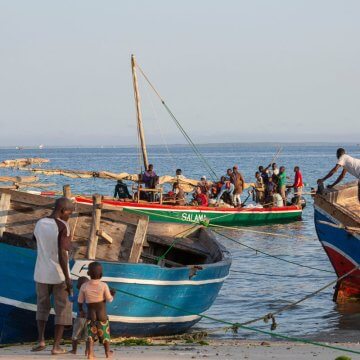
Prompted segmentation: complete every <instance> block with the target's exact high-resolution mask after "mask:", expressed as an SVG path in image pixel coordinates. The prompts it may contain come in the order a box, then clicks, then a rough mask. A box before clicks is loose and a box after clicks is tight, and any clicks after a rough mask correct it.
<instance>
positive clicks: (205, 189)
mask: <svg viewBox="0 0 360 360" xmlns="http://www.w3.org/2000/svg"><path fill="white" fill-rule="evenodd" d="M198 186H199V187H200V189H201V192H202V193H203V194H205V195H206V196H207V197H209V191H210V188H211V186H210V184H209V183H208V182H207V180H206V176H205V175H204V176H202V177H201V178H200V182H199V184H198Z"/></svg>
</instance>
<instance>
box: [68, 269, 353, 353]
mask: <svg viewBox="0 0 360 360" xmlns="http://www.w3.org/2000/svg"><path fill="white" fill-rule="evenodd" d="M72 275H74V276H77V277H79V276H78V275H76V274H72ZM111 288H112V289H113V290H115V291H118V292H120V293H122V294H125V295H128V296H132V297H135V298H137V299H141V300H145V301H148V302H152V303H154V304H157V305H161V306H163V307H167V308H169V309H174V310H178V311H181V312H183V313H185V314H188V315H195V316H198V317H200V318H201V319H207V320H211V321H215V322H218V323H221V324H225V325H229V326H231V328H232V329H234V331H235V332H236V330H237V329H239V328H240V329H244V330H248V331H254V332H257V333H260V334H265V335H270V336H272V337H275V338H279V339H284V340H288V341H292V342H300V343H304V344H311V345H315V346H320V347H325V348H328V349H333V350H339V351H345V352H349V353H353V354H360V351H356V350H351V349H346V348H342V347H339V346H333V345H328V344H323V343H320V342H316V341H311V340H307V339H303V338H297V337H293V336H287V335H283V334H279V333H274V332H270V331H266V330H261V329H258V328H254V327H250V326H246V325H242V324H239V323H232V322H230V321H227V320H223V319H219V318H215V317H213V316H209V315H204V314H200V313H196V312H193V311H188V310H186V309H184V308H181V307H178V306H175V305H170V304H167V303H163V302H161V301H158V300H154V299H151V298H148V297H145V296H142V295H137V294H134V293H131V292H129V291H125V290H121V289H118V288H116V287H111Z"/></svg>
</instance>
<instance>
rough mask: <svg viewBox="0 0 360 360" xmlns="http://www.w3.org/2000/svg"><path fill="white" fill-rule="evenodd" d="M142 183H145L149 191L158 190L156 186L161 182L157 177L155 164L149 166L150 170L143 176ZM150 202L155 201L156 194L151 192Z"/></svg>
mask: <svg viewBox="0 0 360 360" xmlns="http://www.w3.org/2000/svg"><path fill="white" fill-rule="evenodd" d="M142 181H143V182H144V183H145V186H146V187H147V188H148V189H155V188H156V185H157V184H158V182H159V177H158V176H157V175H156V172H155V171H154V165H153V164H149V166H148V169H147V170H146V171H145V172H144V174H143V175H142ZM149 200H150V201H151V202H153V201H154V193H153V192H150V194H149Z"/></svg>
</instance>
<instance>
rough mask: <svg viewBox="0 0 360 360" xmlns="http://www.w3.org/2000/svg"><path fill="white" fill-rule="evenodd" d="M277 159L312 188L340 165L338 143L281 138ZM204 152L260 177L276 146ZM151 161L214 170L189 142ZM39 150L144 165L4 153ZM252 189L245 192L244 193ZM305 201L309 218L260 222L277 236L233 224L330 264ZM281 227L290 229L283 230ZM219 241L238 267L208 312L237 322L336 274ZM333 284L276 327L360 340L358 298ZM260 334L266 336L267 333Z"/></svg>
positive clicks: (116, 154) (92, 183) (120, 151)
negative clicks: (340, 301)
mask: <svg viewBox="0 0 360 360" xmlns="http://www.w3.org/2000/svg"><path fill="white" fill-rule="evenodd" d="M282 148H283V149H282V152H281V154H280V156H279V158H278V159H277V161H276V162H277V163H278V164H279V165H284V166H286V168H287V172H288V175H289V176H291V177H292V176H293V171H292V169H293V167H294V166H295V165H298V166H300V168H301V170H302V172H303V176H304V181H305V182H306V183H307V184H308V187H307V189H308V190H310V187H311V186H315V184H316V179H317V178H319V177H321V176H323V175H325V173H326V172H327V171H328V170H329V169H330V168H331V167H332V166H333V165H334V164H335V161H336V158H335V151H336V148H337V146H336V145H326V146H325V145H321V146H311V145H286V144H284V145H282ZM200 150H201V152H202V154H203V155H204V156H205V157H206V159H207V161H208V162H209V163H210V164H211V166H212V167H213V168H214V170H215V171H216V173H217V174H219V175H222V174H224V173H225V171H226V169H227V168H228V167H232V166H233V165H235V164H237V165H238V166H239V169H240V170H241V172H242V173H243V174H244V176H245V180H246V181H247V182H251V181H253V180H254V173H255V171H256V169H257V167H258V165H267V164H268V163H269V162H270V161H271V160H272V158H273V156H274V154H275V153H276V151H277V147H276V146H275V145H269V144H220V145H202V146H200ZM346 150H347V151H348V153H349V154H351V155H354V156H356V157H360V146H358V145H347V146H346ZM148 151H149V158H150V161H151V162H152V163H153V164H154V166H155V170H156V172H157V173H158V174H160V175H161V174H173V173H174V172H175V169H176V168H178V167H180V168H182V170H183V173H184V174H185V175H186V176H187V177H190V178H200V176H202V175H206V176H208V177H209V174H208V173H207V172H206V171H204V169H205V167H204V166H203V164H202V163H201V162H200V161H199V160H198V158H197V157H196V156H195V155H194V153H193V152H192V151H191V149H190V148H189V147H187V146H180V145H179V146H170V147H169V148H168V149H166V148H163V147H160V146H159V147H157V146H150V147H149V149H148ZM35 156H41V157H46V158H49V159H50V160H51V163H50V164H47V165H46V166H47V167H49V168H65V169H82V170H94V171H96V170H109V171H114V172H129V173H137V172H138V171H139V169H140V166H141V164H140V163H139V157H138V152H137V148H135V147H133V148H132V147H126V148H91V149H90V148H89V149H88V148H79V149H75V148H62V149H50V148H49V149H47V148H45V149H42V150H39V149H36V150H31V149H24V150H21V151H19V150H8V149H6V150H5V149H0V160H4V159H12V158H19V157H35ZM1 172H2V174H3V175H5V174H19V173H18V172H15V171H13V170H6V171H1ZM42 181H49V182H56V183H57V188H58V189H61V186H62V185H63V184H65V183H71V185H72V189H73V192H74V193H77V192H82V193H88V194H91V193H95V192H100V193H102V194H104V195H111V194H112V192H113V187H114V183H113V182H112V181H106V180H98V179H97V180H71V179H67V178H63V177H50V178H46V177H45V176H43V177H42ZM245 196H246V194H245ZM306 199H307V207H306V208H305V210H304V215H303V220H302V221H301V222H296V223H293V224H287V225H272V226H263V227H258V228H257V230H261V231H264V232H272V233H274V234H275V235H271V236H270V235H259V234H254V233H251V232H247V231H243V232H239V231H227V235H230V236H232V237H234V238H236V239H238V240H240V241H241V242H243V243H245V244H248V245H251V246H252V247H254V248H257V249H260V250H264V251H266V252H268V253H271V254H274V255H278V256H280V257H283V258H284V259H287V260H293V261H296V262H298V263H302V264H305V265H309V266H312V267H317V268H322V269H329V270H332V268H331V265H330V263H329V261H328V259H327V257H326V255H325V253H324V251H323V250H322V248H321V246H320V243H319V242H318V240H317V237H316V234H315V229H314V223H313V207H312V200H311V197H309V196H307V197H306ZM276 234H286V235H288V237H286V238H284V237H279V236H277V235H276ZM219 240H220V241H221V242H222V243H223V244H224V245H225V246H226V247H227V248H228V249H229V250H230V251H231V253H232V256H233V265H232V269H233V270H235V271H236V272H231V274H230V276H229V278H228V279H227V280H226V282H225V284H224V286H223V288H222V290H221V292H220V294H219V296H218V298H217V300H216V302H215V304H214V305H213V307H212V308H211V309H210V310H209V311H208V312H207V314H208V315H211V316H214V317H217V318H220V319H224V320H228V321H232V322H244V321H247V320H249V319H252V318H254V317H258V316H260V315H262V314H264V315H265V314H267V313H269V312H272V311H275V310H276V309H278V308H279V307H282V306H283V305H285V304H287V303H289V302H292V301H296V300H298V299H300V298H302V297H303V296H305V295H306V294H309V293H311V292H313V291H315V290H316V289H318V288H320V287H321V286H323V285H325V284H327V283H328V282H330V281H331V280H333V279H335V276H333V275H332V274H327V273H322V272H319V271H315V270H309V269H305V268H300V267H297V266H295V265H291V264H288V263H285V262H282V261H279V260H276V259H274V258H270V257H266V256H264V255H261V254H259V253H255V252H254V251H251V250H248V249H246V248H244V247H242V246H240V245H237V244H235V243H233V242H230V241H225V240H224V239H223V238H219ZM332 294H333V289H332V287H330V288H328V289H327V290H325V291H323V292H322V293H320V294H318V295H317V296H315V297H314V298H311V299H309V300H307V301H305V302H304V303H301V304H299V305H298V306H296V307H295V308H293V309H291V310H288V311H286V312H285V313H283V314H281V315H279V316H277V317H276V320H277V323H278V327H277V330H276V331H277V332H279V333H283V334H288V335H296V336H304V337H308V338H317V339H322V340H331V339H332V340H343V341H346V340H347V339H348V340H350V339H352V340H356V341H359V339H360V325H359V324H360V307H359V306H356V305H353V304H352V305H351V304H350V305H341V306H340V305H336V304H335V303H334V302H333V301H332ZM222 326H223V325H221V324H218V323H214V322H211V321H208V320H206V321H205V320H203V321H201V322H200V323H199V325H198V326H197V328H210V329H214V328H220V327H222ZM254 326H257V327H258V328H261V329H264V330H269V325H268V324H264V323H262V322H259V323H257V324H254ZM216 336H220V337H232V336H235V337H239V338H243V337H257V335H256V334H254V333H251V332H244V331H242V330H240V331H239V333H238V334H237V335H232V334H231V333H224V332H223V331H219V333H217V335H216ZM261 337H262V338H263V337H264V336H261Z"/></svg>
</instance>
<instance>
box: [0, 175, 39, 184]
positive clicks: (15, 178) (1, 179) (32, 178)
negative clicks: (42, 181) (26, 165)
mask: <svg viewBox="0 0 360 360" xmlns="http://www.w3.org/2000/svg"><path fill="white" fill-rule="evenodd" d="M38 180H39V177H38V176H0V182H16V183H32V182H34V181H38Z"/></svg>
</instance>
